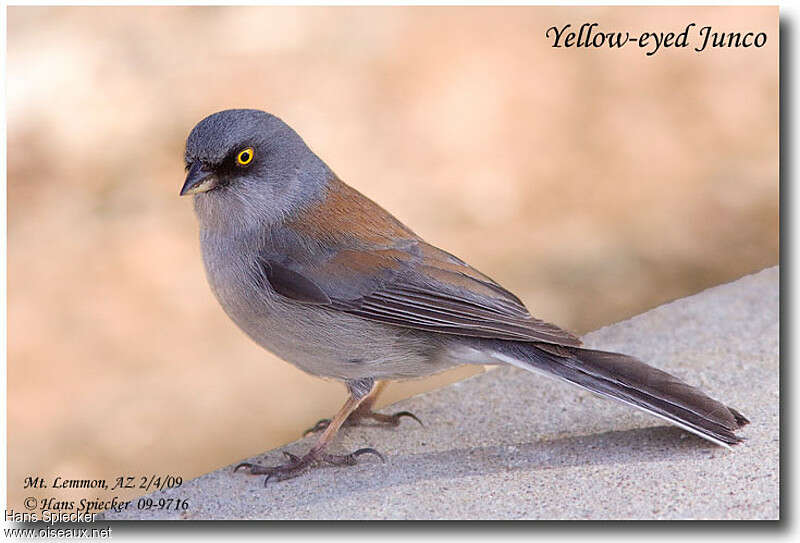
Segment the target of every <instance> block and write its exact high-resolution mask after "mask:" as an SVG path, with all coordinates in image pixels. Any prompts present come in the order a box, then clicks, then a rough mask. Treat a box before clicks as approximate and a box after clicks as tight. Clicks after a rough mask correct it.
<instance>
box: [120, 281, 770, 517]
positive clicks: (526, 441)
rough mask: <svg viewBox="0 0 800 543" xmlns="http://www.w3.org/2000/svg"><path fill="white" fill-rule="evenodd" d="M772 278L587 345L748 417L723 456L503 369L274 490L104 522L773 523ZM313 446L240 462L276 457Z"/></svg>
mask: <svg viewBox="0 0 800 543" xmlns="http://www.w3.org/2000/svg"><path fill="white" fill-rule="evenodd" d="M778 301H779V292H778V268H777V267H776V268H770V269H767V270H764V271H762V272H760V273H757V274H755V275H751V276H748V277H744V278H742V279H740V280H738V281H736V282H733V283H730V284H727V285H722V286H719V287H716V288H712V289H709V290H707V291H705V292H702V293H700V294H697V295H695V296H691V297H689V298H684V299H681V300H678V301H676V302H673V303H670V304H667V305H664V306H661V307H658V308H656V309H653V310H652V311H648V312H647V313H645V314H643V315H639V316H638V317H635V318H633V319H630V320H628V321H625V322H621V323H618V324H615V325H613V326H609V327H606V328H603V329H601V330H598V331H596V332H593V333H591V334H589V335H588V336H586V337H585V338H584V339H585V340H586V342H587V343H588V344H589V345H591V346H594V347H597V348H603V349H606V350H616V351H621V352H626V353H630V354H633V355H636V356H639V357H640V358H642V359H644V360H646V361H648V362H649V363H651V364H653V365H655V366H657V367H660V368H663V369H665V370H667V371H669V372H671V373H673V374H676V375H678V376H680V377H682V378H684V379H685V380H687V381H689V382H690V383H693V384H696V385H699V386H701V387H702V388H703V389H704V390H706V391H707V392H708V393H709V394H711V395H712V396H714V397H716V398H718V399H721V400H724V401H725V402H726V403H727V404H728V405H731V406H734V407H736V408H738V409H740V410H741V411H742V412H743V413H744V414H745V415H746V416H748V417H749V418H750V420H751V424H750V425H749V426H746V427H745V428H744V430H743V432H742V435H743V436H745V437H746V438H747V441H745V442H744V443H743V444H741V445H739V446H737V447H736V448H735V449H733V450H726V449H723V448H721V447H717V446H714V445H712V444H710V443H708V442H706V441H704V440H702V439H700V438H697V437H695V436H694V435H691V434H688V433H686V432H684V431H682V430H680V429H678V428H676V427H673V426H665V423H664V422H663V421H661V420H660V419H658V418H655V417H651V416H648V415H647V414H645V413H642V412H640V411H637V410H634V409H631V408H629V407H626V406H625V405H622V404H617V403H616V402H612V401H609V400H605V399H603V398H599V397H597V396H594V395H592V394H590V393H588V392H584V391H582V390H581V389H578V388H576V387H572V386H570V385H567V384H562V383H560V382H558V381H555V380H549V379H545V378H542V377H539V376H537V375H534V374H530V373H527V372H524V371H521V370H518V369H515V368H512V367H504V368H499V369H496V370H493V371H489V372H487V373H485V374H482V375H478V376H475V377H473V378H470V379H467V380H465V381H462V382H460V383H456V384H454V385H451V386H449V387H447V388H444V389H441V390H436V391H433V392H430V393H427V394H423V395H420V396H417V397H414V398H411V399H408V400H405V401H402V402H400V403H398V404H396V405H394V406H391V407H389V408H387V409H386V411H393V410H401V409H407V410H410V411H413V412H414V413H416V414H417V415H418V416H419V417H420V418H421V419H422V420H423V421H424V422H425V426H424V427H421V426H419V425H418V424H417V423H415V422H414V421H411V420H408V419H404V420H403V422H402V423H401V425H400V427H399V428H398V429H388V428H379V427H354V428H346V429H345V430H343V432H342V433H340V435H339V438H338V440H337V442H336V444H335V446H334V447H335V448H336V449H338V450H342V451H345V450H353V449H356V448H360V447H367V446H370V447H375V448H376V449H378V450H380V451H382V452H383V453H385V455H386V460H387V461H386V463H385V464H381V463H380V461H378V460H376V459H374V458H372V457H362V458H363V460H362V462H361V463H360V464H358V465H357V466H353V467H345V468H333V467H326V468H320V469H316V470H313V471H311V472H308V473H306V474H304V475H303V476H301V477H299V478H297V479H293V480H289V481H283V482H279V483H270V484H269V485H268V486H267V487H266V488H264V486H263V485H262V481H263V477H261V476H250V475H245V474H243V473H241V472H240V473H237V474H234V473H233V468H232V466H228V467H225V468H222V469H220V470H218V471H215V472H213V473H209V474H207V475H204V476H202V477H199V478H197V479H194V480H191V481H188V482H187V483H185V484H184V485H183V486H182V487H180V488H178V489H173V490H171V491H167V492H158V493H155V494H153V495H152V497H154V498H160V497H172V498H181V499H185V500H188V501H189V504H190V508H189V510H188V511H186V512H184V513H176V512H147V513H142V512H139V511H137V510H136V509H132V510H130V511H127V512H123V513H118V514H109V515H108V516H107V518H108V519H109V520H113V519H173V518H174V519H777V518H778V515H779V499H778V482H779V479H778V475H779V471H778V461H779V428H778V409H779V397H778V315H779V305H778ZM310 444H311V438H307V439H305V440H301V441H298V442H295V443H291V444H289V445H286V446H285V447H281V449H280V450H275V451H270V452H268V453H266V454H264V455H260V456H258V457H255V458H252V459H250V461H254V462H258V463H263V464H267V465H273V464H276V463H281V462H282V461H283V456H282V454H281V450H287V451H291V452H293V453H296V454H301V453H304V452H305V451H306V450H307V449H308V447H309V446H310Z"/></svg>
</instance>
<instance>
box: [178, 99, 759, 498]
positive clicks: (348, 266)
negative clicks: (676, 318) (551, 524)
mask: <svg viewBox="0 0 800 543" xmlns="http://www.w3.org/2000/svg"><path fill="white" fill-rule="evenodd" d="M184 159H185V167H186V177H185V180H184V183H183V186H182V188H181V190H180V195H181V196H185V195H192V197H193V199H194V211H195V214H196V216H197V219H198V223H199V238H200V247H201V252H202V259H203V264H204V267H205V272H206V277H207V280H208V283H209V285H210V288H211V290H212V291H213V293H214V295H215V297H216V298H217V300H218V301H219V303H220V305H221V306H222V309H223V310H224V311H225V313H227V315H228V316H229V317H230V318H231V320H233V322H234V323H235V324H236V325H237V326H238V327H239V328H241V330H242V331H244V333H245V334H246V335H248V336H249V337H250V338H251V339H252V340H253V341H255V342H256V343H257V344H258V345H260V346H261V347H263V348H264V349H266V350H268V351H270V352H272V353H274V354H275V355H277V356H278V357H279V358H282V359H283V360H285V361H287V362H289V363H291V364H294V365H295V366H297V367H298V368H300V369H301V370H303V371H305V372H307V373H309V374H311V375H315V376H318V377H322V378H328V379H334V380H338V381H341V382H343V383H344V385H345V386H346V388H347V391H348V396H347V399H346V401H345V403H344V405H343V406H342V407H341V409H339V411H338V412H337V413H336V414H335V416H334V417H333V418H332V419H324V420H322V421H320V423H318V424H317V425H316V426H315V427H314V428H312V429H311V430H312V431H313V432H314V433H319V434H320V435H319V437H318V439H317V440H316V442H315V443H314V445H313V446H312V447H311V448H310V450H309V451H308V452H307V453H306V454H304V455H303V456H297V455H294V454H290V453H288V452H285V453H284V454H285V456H286V459H287V461H286V462H285V463H283V464H279V465H277V466H263V465H260V464H254V463H248V462H243V463H241V464H239V465H237V466H236V468H235V471H238V470H239V469H243V470H245V471H247V472H249V473H250V474H255V475H265V476H266V477H265V479H264V484H265V485H266V484H267V482H268V481H270V480H273V481H280V480H285V479H289V478H292V477H296V476H298V475H300V474H301V473H304V472H305V471H307V470H308V469H310V468H312V467H314V466H318V465H324V464H333V465H354V464H356V463H357V462H358V458H359V457H360V456H362V455H370V454H371V455H375V456H378V457H379V458H380V459H381V460H385V459H384V457H383V455H382V454H381V453H380V452H378V451H377V450H375V449H373V448H369V447H365V448H361V449H358V450H356V451H354V452H351V453H349V454H332V453H330V452H329V445H330V443H331V442H332V441H333V440H334V437H335V436H336V434H337V432H338V430H339V429H340V428H341V427H342V425H344V424H351V423H355V424H357V423H358V422H360V421H361V420H363V419H367V418H370V419H374V420H377V421H378V422H379V423H386V424H390V425H397V424H398V422H399V420H400V419H401V418H403V417H410V418H414V419H416V420H419V419H417V418H416V417H415V416H414V415H413V414H412V413H409V412H400V413H395V414H393V415H387V414H382V413H378V412H376V411H374V410H373V406H374V404H375V400H376V398H377V396H378V395H379V394H380V393H381V391H382V390H383V389H384V388H385V386H386V383H388V382H390V381H396V380H404V379H411V378H419V377H423V376H427V375H431V374H434V373H438V372H441V371H443V370H446V369H448V368H451V367H453V366H456V365H462V364H481V365H511V366H515V367H517V368H520V369H522V370H526V371H529V372H532V373H537V374H544V375H547V376H550V377H554V378H556V379H560V380H562V381H566V382H568V383H571V384H573V385H576V386H578V387H581V388H583V389H586V390H589V391H591V392H593V393H595V394H598V395H600V396H603V397H606V398H610V399H613V400H617V401H620V402H623V403H625V404H627V405H629V406H632V407H635V408H638V409H641V410H643V411H645V412H647V413H650V414H652V415H655V416H657V417H660V418H662V419H664V420H666V421H668V422H670V423H672V424H675V425H677V426H679V427H680V428H683V429H684V430H686V431H688V432H691V433H693V434H696V435H698V436H700V437H701V438H704V439H706V440H708V441H710V442H712V443H715V444H716V445H719V446H723V447H728V448H730V446H731V445H735V444H737V443H739V442H741V441H742V440H743V438H742V437H739V436H738V435H737V434H736V432H737V430H739V429H740V428H741V427H743V426H744V425H745V424H747V423H748V422H749V421H748V420H747V418H746V417H745V416H744V415H742V414H741V413H740V412H739V411H737V410H736V409H734V408H732V407H728V406H726V405H725V404H723V403H721V402H719V401H717V400H714V399H712V398H711V397H709V396H708V395H707V394H706V393H704V392H703V391H701V390H700V389H699V388H696V387H694V386H691V385H689V384H687V383H686V382H684V381H682V380H681V379H679V378H677V377H674V376H672V375H670V374H669V373H666V372H665V371H662V370H660V369H658V368H655V367H652V366H649V365H647V364H646V363H644V362H642V361H641V360H639V359H637V358H635V357H633V356H629V355H626V354H621V353H613V352H606V351H600V350H596V349H590V348H587V347H585V346H584V345H583V343H582V342H581V340H580V338H579V337H578V336H576V335H575V334H573V333H571V332H569V331H567V330H564V329H562V328H560V327H559V326H557V325H555V324H551V323H548V322H545V321H543V320H540V319H537V318H535V317H533V316H532V315H531V313H530V312H529V310H528V309H527V307H526V306H525V304H524V303H523V302H522V301H521V300H520V298H518V297H517V296H515V295H514V294H513V293H511V292H510V291H509V290H507V289H505V288H504V287H502V286H501V285H500V284H499V283H498V282H496V281H495V280H493V279H491V278H490V277H489V276H487V275H485V274H483V273H481V272H480V271H478V270H476V269H475V268H473V267H472V266H470V265H469V264H467V263H466V262H464V261H463V260H461V259H460V258H458V257H456V256H454V255H452V254H450V253H448V252H446V251H444V250H442V249H439V248H438V247H436V246H434V245H432V244H430V243H427V242H426V241H425V240H424V239H422V238H421V237H420V236H418V235H417V234H416V233H414V232H413V231H412V230H411V229H410V228H409V227H407V226H406V225H404V224H403V223H402V222H400V221H399V220H398V219H397V218H395V217H394V216H393V215H392V214H391V213H389V212H388V211H386V210H385V209H383V208H382V207H380V206H379V205H378V204H377V203H375V202H373V201H372V200H370V199H369V198H367V197H366V196H364V195H363V194H361V193H360V192H358V191H357V190H355V189H354V188H352V187H350V186H349V185H347V184H345V183H344V182H343V181H342V180H341V179H340V178H339V177H338V176H337V175H336V174H335V173H334V172H333V170H332V169H331V168H330V167H328V165H327V164H326V163H325V162H324V161H323V160H322V159H321V158H319V157H318V156H317V155H316V154H315V153H314V152H313V151H312V150H311V149H310V147H309V146H308V145H307V144H306V143H305V141H304V140H303V139H302V138H301V137H300V135H299V134H298V133H297V132H295V131H294V130H293V129H292V128H291V127H290V126H289V125H288V124H286V123H285V122H283V121H282V120H281V119H279V118H278V117H277V116H275V115H272V114H270V113H267V112H265V111H261V110H257V109H228V110H224V111H219V112H216V113H213V114H211V115H209V116H207V117H205V118H204V119H202V120H201V121H200V122H199V123H197V124H196V125H195V126H194V128H193V129H192V130H191V131H190V133H189V135H188V137H187V140H186V148H185V154H184Z"/></svg>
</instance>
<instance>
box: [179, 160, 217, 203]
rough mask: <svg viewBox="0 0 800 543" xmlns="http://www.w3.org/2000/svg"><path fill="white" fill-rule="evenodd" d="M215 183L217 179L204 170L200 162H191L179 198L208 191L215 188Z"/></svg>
mask: <svg viewBox="0 0 800 543" xmlns="http://www.w3.org/2000/svg"><path fill="white" fill-rule="evenodd" d="M217 183H218V179H217V176H216V174H215V173H214V172H212V171H211V170H209V169H206V167H205V166H204V165H203V163H202V162H200V161H197V162H192V165H191V166H190V167H189V173H187V174H186V181H185V182H184V183H183V188H182V189H181V196H186V195H187V194H196V193H198V192H206V191H209V190H211V189H213V188H214V187H216V186H217Z"/></svg>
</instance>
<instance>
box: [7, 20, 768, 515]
mask: <svg viewBox="0 0 800 543" xmlns="http://www.w3.org/2000/svg"><path fill="white" fill-rule="evenodd" d="M595 21H596V22H599V23H600V27H601V29H603V30H606V31H618V30H621V31H630V32H631V33H632V34H634V35H638V34H639V33H641V32H645V31H650V32H652V31H658V32H662V31H664V32H666V31H675V32H679V31H681V30H683V29H684V28H685V26H686V25H687V24H689V23H690V22H695V23H697V25H698V27H696V28H695V30H696V29H697V28H699V27H702V26H705V25H712V26H713V27H714V29H715V30H721V31H741V32H746V31H754V32H759V31H763V32H766V33H767V35H768V41H767V44H766V46H764V47H763V48H760V49H756V48H749V49H714V50H707V51H705V52H703V53H696V52H694V51H692V50H691V48H687V49H678V50H675V49H667V50H662V51H660V52H659V53H657V54H656V55H654V56H645V54H644V53H645V52H644V51H643V50H641V49H639V48H637V47H627V48H625V49H623V50H609V49H575V48H573V49H563V48H562V49H555V48H552V47H551V45H552V40H549V39H546V38H545V36H544V34H545V31H546V29H547V28H548V27H550V26H552V25H559V26H560V25H564V24H567V23H571V24H572V25H573V27H574V28H576V29H577V27H579V26H580V24H582V23H584V22H595ZM695 39H697V38H696V34H695ZM777 45H778V10H777V8H775V7H765V8H749V7H748V8H741V7H737V8H628V7H624V8H599V7H595V8H584V7H572V8H550V7H535V8H401V7H385V8H316V7H314V8H292V7H266V8H212V7H207V8H191V7H163V8H162V7H146V8H141V7H129V8H95V7H92V8H71V7H58V8H47V7H10V8H8V73H7V98H8V187H7V194H8V492H9V506H10V507H14V508H15V509H18V510H20V509H21V503H22V499H23V498H24V497H25V496H27V495H29V494H30V492H31V491H25V490H23V488H22V482H23V478H24V477H25V476H27V475H31V476H41V477H46V478H48V479H50V478H52V477H54V476H56V475H60V476H62V477H67V478H101V477H105V478H109V479H111V478H113V477H118V476H122V475H133V476H147V475H150V474H178V475H182V476H183V477H184V478H185V479H186V478H189V477H193V476H196V475H199V474H201V473H204V472H207V471H210V470H213V469H216V468H218V467H220V466H224V465H227V464H230V463H233V462H237V461H239V460H241V459H243V458H245V457H247V456H250V455H253V454H256V453H259V452H262V451H265V450H268V449H270V448H273V447H276V446H278V445H280V444H282V443H286V442H288V441H292V440H294V439H296V438H298V437H299V436H300V435H301V431H302V430H303V429H305V428H306V427H308V426H310V425H312V424H313V423H314V422H315V421H316V420H317V419H319V418H321V417H325V416H329V415H331V414H333V413H334V412H335V410H336V409H337V408H338V407H339V405H340V404H341V403H342V401H343V399H344V397H345V390H344V387H343V386H342V385H340V384H338V383H332V382H326V381H322V380H319V379H316V378H313V377H310V376H308V375H305V374H303V373H302V372H300V371H299V370H297V369H295V368H294V367H293V366H290V365H288V364H286V363H284V362H282V361H280V360H278V359H276V358H275V357H273V356H272V355H270V354H269V353H266V352H264V351H263V350H262V349H260V348H259V347H258V346H256V345H255V344H253V343H252V342H251V341H250V340H249V339H248V338H247V337H246V336H245V335H244V334H242V333H241V332H240V331H239V330H238V329H237V328H236V327H235V325H234V324H233V323H231V322H230V321H229V320H228V318H227V317H226V316H225V315H224V313H223V312H222V310H221V309H220V307H219V306H218V304H217V302H216V301H215V300H214V298H213V297H212V294H211V292H210V291H209V288H208V286H207V285H206V281H205V277H204V272H203V268H202V263H201V259H200V254H199V247H198V241H197V225H196V221H195V218H194V215H193V211H192V205H191V201H190V200H189V199H186V198H179V197H178V190H179V189H180V186H181V184H182V183H183V178H184V171H183V164H182V152H183V145H184V142H185V138H186V136H187V134H188V132H189V131H190V130H191V128H192V127H193V126H194V124H195V123H196V122H198V121H199V120H200V119H202V118H203V117H205V116H206V115H208V114H210V113H212V112H214V111H218V110H221V109H226V108H231V107H253V108H259V109H264V110H267V111H270V112H272V113H275V114H276V115H278V116H280V117H281V118H283V119H284V120H285V121H286V122H288V123H289V124H290V125H291V126H292V127H294V128H295V129H296V130H297V131H298V132H299V133H300V134H301V135H302V136H303V137H304V138H305V140H306V141H307V142H308V144H309V145H310V146H311V147H312V149H314V150H315V151H316V152H317V153H318V154H319V155H320V156H321V157H322V158H323V159H324V160H325V161H326V162H327V163H328V164H329V165H330V166H331V167H332V168H333V169H334V170H335V171H336V172H337V173H338V174H339V176H340V177H341V178H342V179H344V180H345V181H346V182H348V183H350V184H351V185H353V186H355V187H356V188H358V189H359V190H360V191H362V192H363V193H365V194H367V195H368V196H370V197H372V198H373V199H375V200H376V201H377V202H378V203H380V204H381V205H383V206H384V207H386V208H387V209H389V210H391V211H392V212H393V213H395V214H396V215H397V217H399V218H400V219H401V220H402V221H404V222H406V223H407V224H409V225H411V227H412V228H413V229H414V230H415V231H416V232H417V233H419V234H420V235H421V236H423V237H424V238H426V239H427V240H428V241H430V242H432V243H434V244H436V245H439V246H441V247H443V248H445V249H447V250H449V251H450V252H453V253H454V254H456V255H458V256H460V257H461V258H463V259H465V260H467V261H468V262H470V263H471V264H472V265H474V266H475V267H477V268H478V269H480V270H482V271H483V272H485V273H487V274H488V275H490V276H491V277H493V278H495V279H496V280H498V281H499V282H501V283H502V284H503V285H505V286H506V287H507V288H509V289H510V290H512V291H514V292H515V293H517V294H518V295H519V296H520V297H521V298H522V299H523V300H524V301H525V302H526V303H527V305H528V306H529V308H530V309H531V311H532V313H533V314H534V315H536V316H537V317H539V318H543V319H545V320H548V321H551V322H555V323H558V324H560V325H562V326H564V327H567V328H570V329H572V330H574V331H576V332H579V333H585V332H588V331H591V330H593V329H596V328H598V327H601V326H603V325H606V324H610V323H613V322H615V321H619V320H622V319H625V318H628V317H630V316H632V315H635V314H638V313H640V312H642V311H645V310H647V309H648V308H652V307H654V306H657V305H659V304H662V303H664V302H667V301H670V300H673V299H675V298H679V297H683V296H686V295H689V294H693V293H696V292H698V291H700V290H702V289H705V288H707V287H710V286H713V285H717V284H719V283H724V282H727V281H731V280H733V279H736V278H738V277H740V276H742V275H745V274H748V273H751V272H755V271H757V270H760V269H762V268H764V267H767V266H774V265H776V264H777V263H778V246H779V238H778V218H779V217H778V47H777ZM643 341H646V338H643ZM476 371H481V369H480V368H474V367H473V368H468V369H463V368H462V369H457V370H455V371H451V372H449V373H447V374H443V375H439V376H435V377H433V378H430V379H427V380H424V381H414V382H408V383H401V384H396V385H392V386H391V387H390V388H389V390H388V392H387V394H386V395H385V397H384V398H383V401H382V402H381V404H380V405H384V404H386V403H387V402H391V401H395V400H397V399H399V398H401V397H404V396H408V395H411V394H414V393H417V392H419V391H422V390H427V389H431V388H435V387H438V386H441V385H442V384H444V383H447V382H450V381H453V380H455V379H460V378H463V377H465V376H467V375H469V374H471V373H475V372H476ZM453 416H454V417H456V416H457V413H453ZM401 428H402V427H401ZM358 445H359V446H361V445H368V444H358ZM385 452H387V453H388V454H391V451H385ZM273 460H274V461H276V462H277V461H281V460H282V459H280V458H275V459H273ZM254 484H256V483H255V482H254ZM141 493H143V491H141V490H131V491H127V492H118V491H115V492H114V493H104V492H98V491H97V490H91V491H67V490H62V491H58V492H56V491H53V493H52V494H53V495H56V496H57V498H58V499H79V498H81V497H90V498H96V497H103V496H107V497H108V498H110V495H111V494H114V495H117V496H118V497H120V498H125V497H128V498H129V497H133V496H135V495H138V494H141ZM42 495H47V493H46V492H42Z"/></svg>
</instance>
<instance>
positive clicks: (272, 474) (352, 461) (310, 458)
mask: <svg viewBox="0 0 800 543" xmlns="http://www.w3.org/2000/svg"><path fill="white" fill-rule="evenodd" d="M283 454H284V456H286V458H288V459H289V462H287V463H286V464H281V465H279V466H273V467H269V466H261V465H259V464H252V463H250V462H242V463H241V464H239V465H237V466H236V467H235V468H234V469H233V472H234V473H236V472H237V471H238V470H239V469H240V468H244V469H247V470H248V472H249V473H250V475H266V477H265V478H264V486H267V483H268V482H269V481H275V482H278V481H285V480H286V479H292V478H294V477H297V476H298V475H300V474H301V473H303V472H304V471H306V470H307V469H309V468H310V467H311V466H313V465H314V464H317V463H318V462H324V463H326V464H330V465H332V466H354V465H356V464H357V463H358V457H359V456H361V455H364V454H374V455H375V456H377V457H378V458H380V459H381V462H384V463H385V462H386V459H385V458H384V457H383V455H382V454H381V453H379V452H378V451H376V450H375V449H373V448H370V447H366V448H363V449H358V450H357V451H353V452H351V453H349V454H327V453H321V452H319V451H315V450H313V449H312V450H311V451H309V452H308V453H307V454H305V455H304V456H297V455H295V454H292V453H290V452H287V451H283Z"/></svg>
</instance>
